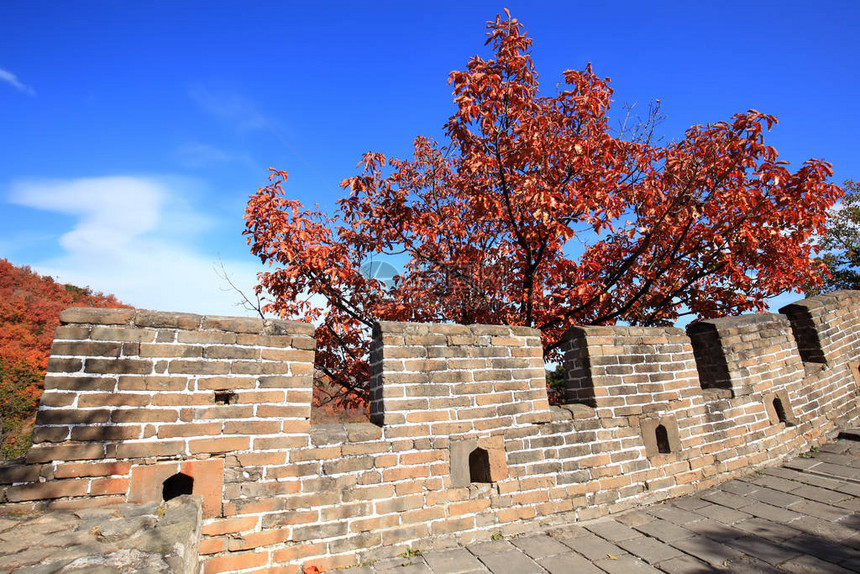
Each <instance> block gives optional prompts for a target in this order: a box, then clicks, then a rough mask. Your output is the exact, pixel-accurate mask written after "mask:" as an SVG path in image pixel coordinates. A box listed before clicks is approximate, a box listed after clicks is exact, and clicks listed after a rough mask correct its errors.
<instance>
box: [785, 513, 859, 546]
mask: <svg viewBox="0 0 860 574" xmlns="http://www.w3.org/2000/svg"><path fill="white" fill-rule="evenodd" d="M790 526H791V527H792V528H796V529H797V530H800V531H801V532H802V533H805V534H807V535H811V536H814V537H818V538H823V539H825V540H832V541H833V542H841V541H843V540H845V539H847V538H851V537H852V536H854V535H855V534H857V532H858V527H857V525H856V523H853V524H852V522H848V521H846V522H844V523H843V522H829V521H827V520H822V519H820V518H818V517H815V516H803V517H801V518H798V519H797V520H795V521H794V522H792V523H791V524H790Z"/></svg>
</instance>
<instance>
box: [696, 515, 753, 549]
mask: <svg viewBox="0 0 860 574" xmlns="http://www.w3.org/2000/svg"><path fill="white" fill-rule="evenodd" d="M687 528H688V529H689V530H690V532H693V533H695V534H697V535H701V536H707V537H708V538H710V539H711V540H715V541H717V542H720V543H724V542H728V541H729V540H734V539H735V538H740V537H741V536H744V535H745V533H744V532H743V531H742V530H739V529H737V528H734V527H732V526H729V525H727V524H723V523H722V522H717V521H716V520H711V519H709V518H705V519H702V520H700V521H699V522H695V523H693V524H688V525H687Z"/></svg>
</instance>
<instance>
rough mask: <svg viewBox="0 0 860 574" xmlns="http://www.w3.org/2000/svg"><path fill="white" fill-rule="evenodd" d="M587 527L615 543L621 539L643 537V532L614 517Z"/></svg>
mask: <svg viewBox="0 0 860 574" xmlns="http://www.w3.org/2000/svg"><path fill="white" fill-rule="evenodd" d="M586 528H587V529H588V530H589V531H590V532H592V533H594V534H596V535H597V536H600V537H601V538H603V539H604V540H608V541H610V542H614V543H618V542H619V541H621V540H630V539H632V538H641V537H642V533H641V532H639V531H637V530H634V529H633V528H630V527H629V526H627V525H626V524H622V523H621V522H618V521H617V520H615V519H614V518H613V519H610V520H601V521H599V522H595V523H593V524H589V525H588V526H586Z"/></svg>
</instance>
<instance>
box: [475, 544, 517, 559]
mask: <svg viewBox="0 0 860 574" xmlns="http://www.w3.org/2000/svg"><path fill="white" fill-rule="evenodd" d="M466 548H467V549H468V550H469V552H471V553H472V554H474V555H475V556H477V557H478V558H480V557H481V556H488V555H490V554H499V553H501V552H510V551H512V550H516V548H515V547H514V545H513V544H511V543H510V542H508V541H507V540H488V541H486V542H476V543H475V544H469V545H468V546H466Z"/></svg>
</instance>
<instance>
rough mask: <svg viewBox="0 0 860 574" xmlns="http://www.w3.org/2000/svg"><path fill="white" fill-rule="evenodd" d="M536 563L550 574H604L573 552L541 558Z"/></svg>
mask: <svg viewBox="0 0 860 574" xmlns="http://www.w3.org/2000/svg"><path fill="white" fill-rule="evenodd" d="M538 563H539V564H540V565H541V567H542V568H544V569H545V570H546V571H547V572H549V573H550V574H604V571H603V570H601V569H600V568H598V567H597V566H595V565H594V564H592V563H591V562H590V561H589V560H588V559H587V558H585V557H584V556H582V555H581V554H577V553H576V552H573V551H569V552H566V553H565V554H556V555H555V556H548V557H546V558H541V559H540V560H538Z"/></svg>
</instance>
